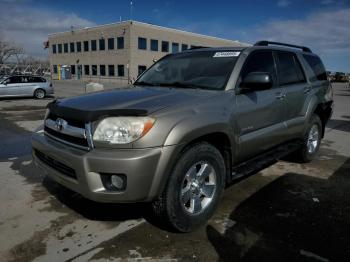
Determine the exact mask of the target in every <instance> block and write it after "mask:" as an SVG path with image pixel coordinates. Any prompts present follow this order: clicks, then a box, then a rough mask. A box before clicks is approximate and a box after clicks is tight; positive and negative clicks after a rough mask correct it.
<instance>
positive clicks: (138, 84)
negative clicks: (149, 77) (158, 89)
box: [134, 81, 158, 86]
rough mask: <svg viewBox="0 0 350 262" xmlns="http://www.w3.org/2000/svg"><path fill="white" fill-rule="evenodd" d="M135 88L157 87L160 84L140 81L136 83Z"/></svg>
mask: <svg viewBox="0 0 350 262" xmlns="http://www.w3.org/2000/svg"><path fill="white" fill-rule="evenodd" d="M134 85H135V86H157V85H158V84H154V83H149V82H145V81H139V82H135V83H134Z"/></svg>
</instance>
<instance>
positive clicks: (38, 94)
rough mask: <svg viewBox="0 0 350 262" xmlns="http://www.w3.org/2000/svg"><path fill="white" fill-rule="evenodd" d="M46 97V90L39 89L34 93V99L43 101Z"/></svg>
mask: <svg viewBox="0 0 350 262" xmlns="http://www.w3.org/2000/svg"><path fill="white" fill-rule="evenodd" d="M45 95H46V92H45V90H43V89H41V88H38V89H36V90H35V91H34V97H35V98H36V99H43V98H44V97H45Z"/></svg>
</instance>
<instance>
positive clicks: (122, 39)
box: [117, 36, 124, 49]
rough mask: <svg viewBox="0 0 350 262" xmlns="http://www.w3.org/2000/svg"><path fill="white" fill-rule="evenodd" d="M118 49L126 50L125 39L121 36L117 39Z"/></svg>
mask: <svg viewBox="0 0 350 262" xmlns="http://www.w3.org/2000/svg"><path fill="white" fill-rule="evenodd" d="M117 48H118V49H124V37H123V36H120V37H118V38H117Z"/></svg>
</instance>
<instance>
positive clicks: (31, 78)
mask: <svg viewBox="0 0 350 262" xmlns="http://www.w3.org/2000/svg"><path fill="white" fill-rule="evenodd" d="M22 81H23V82H25V81H27V82H28V83H43V82H46V80H45V78H41V77H35V76H28V77H23V78H22Z"/></svg>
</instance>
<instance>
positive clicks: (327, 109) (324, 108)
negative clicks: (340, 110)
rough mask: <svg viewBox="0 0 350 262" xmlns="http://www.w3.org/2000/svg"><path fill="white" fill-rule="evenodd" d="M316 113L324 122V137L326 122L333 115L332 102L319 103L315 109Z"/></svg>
mask: <svg viewBox="0 0 350 262" xmlns="http://www.w3.org/2000/svg"><path fill="white" fill-rule="evenodd" d="M314 114H316V115H318V116H319V118H320V119H321V122H322V137H324V133H325V129H326V124H327V121H328V120H329V118H330V117H331V114H332V108H331V105H330V104H327V103H326V104H319V105H318V106H317V107H316V109H315V111H314Z"/></svg>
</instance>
